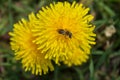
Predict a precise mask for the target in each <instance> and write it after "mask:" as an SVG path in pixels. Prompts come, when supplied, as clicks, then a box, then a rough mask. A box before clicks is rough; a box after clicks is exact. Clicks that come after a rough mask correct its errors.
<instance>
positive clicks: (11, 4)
mask: <svg viewBox="0 0 120 80" xmlns="http://www.w3.org/2000/svg"><path fill="white" fill-rule="evenodd" d="M58 1H69V2H73V1H77V2H78V3H83V4H84V5H86V6H87V7H90V8H91V12H90V13H91V14H92V15H94V16H95V19H94V21H93V24H95V25H96V29H95V33H96V34H97V38H96V45H95V46H93V49H92V51H91V53H92V54H91V55H90V59H89V61H88V62H87V63H85V64H83V65H82V66H73V67H70V68H68V67H66V66H65V65H62V66H55V71H54V72H49V73H48V74H47V75H42V76H35V75H32V74H31V73H29V72H24V70H23V69H22V67H21V63H20V62H18V61H17V62H16V60H15V59H14V55H13V52H12V51H11V49H10V46H9V36H8V32H9V31H11V30H12V27H13V24H14V23H16V22H17V21H18V20H20V19H21V18H22V17H23V18H27V15H28V14H30V13H31V12H34V13H36V12H37V11H38V10H39V9H41V7H42V6H46V5H48V4H49V3H51V2H58ZM119 30H120V0H34V1H33V0H0V80H120V31H119Z"/></svg>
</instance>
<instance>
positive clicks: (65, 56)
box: [33, 2, 96, 66]
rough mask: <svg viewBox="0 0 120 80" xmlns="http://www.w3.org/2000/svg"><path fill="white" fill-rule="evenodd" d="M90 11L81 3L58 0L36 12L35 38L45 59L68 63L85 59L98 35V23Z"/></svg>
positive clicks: (75, 62)
mask: <svg viewBox="0 0 120 80" xmlns="http://www.w3.org/2000/svg"><path fill="white" fill-rule="evenodd" d="M88 12H89V8H85V7H84V6H83V5H82V4H78V3H76V2H73V3H72V4H70V3H69V2H58V3H54V4H50V6H49V7H48V6H47V7H43V8H42V10H40V11H39V13H37V15H36V16H37V19H38V20H37V21H36V23H35V25H34V26H35V28H34V29H33V33H34V36H35V37H36V39H35V40H34V42H35V43H36V44H37V45H38V50H41V52H42V53H43V54H45V58H46V59H53V60H54V61H55V62H56V63H59V62H61V61H62V62H64V63H65V64H67V65H69V66H71V65H73V64H74V65H80V64H81V63H82V62H86V60H87V59H88V54H89V53H90V49H91V44H95V42H94V40H95V38H94V37H95V36H96V35H95V34H94V33H93V30H94V28H95V26H94V25H92V24H90V22H91V21H92V19H93V16H92V15H90V14H88ZM73 56H74V57H73ZM76 56H77V57H76Z"/></svg>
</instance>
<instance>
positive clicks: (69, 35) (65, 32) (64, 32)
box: [58, 29, 72, 38]
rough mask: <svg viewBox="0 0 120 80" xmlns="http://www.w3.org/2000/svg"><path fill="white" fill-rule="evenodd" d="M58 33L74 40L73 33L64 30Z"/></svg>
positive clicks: (59, 30)
mask: <svg viewBox="0 0 120 80" xmlns="http://www.w3.org/2000/svg"><path fill="white" fill-rule="evenodd" d="M58 33H59V34H62V35H66V36H68V37H69V38H72V33H71V32H70V31H67V30H64V29H58Z"/></svg>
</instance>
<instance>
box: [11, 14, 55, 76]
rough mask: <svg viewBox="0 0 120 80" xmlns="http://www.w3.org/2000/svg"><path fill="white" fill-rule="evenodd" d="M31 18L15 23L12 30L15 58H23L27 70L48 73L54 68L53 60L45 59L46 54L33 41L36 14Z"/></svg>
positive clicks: (31, 15)
mask: <svg viewBox="0 0 120 80" xmlns="http://www.w3.org/2000/svg"><path fill="white" fill-rule="evenodd" d="M29 20H30V21H26V20H25V19H22V20H21V21H19V23H16V24H14V29H13V32H10V33H9V34H10V36H11V38H10V39H11V43H10V44H11V47H12V50H14V51H15V59H17V60H21V62H22V65H23V68H25V71H32V73H33V74H36V75H37V74H40V75H41V74H42V72H43V73H44V74H46V73H47V72H48V70H49V68H50V70H51V71H52V70H54V68H53V65H52V63H51V60H48V59H45V58H44V56H45V55H44V54H41V51H40V50H37V45H36V44H35V43H33V40H34V39H35V37H34V36H33V33H32V31H31V30H32V29H33V28H34V27H33V26H32V24H33V22H31V20H35V16H34V14H33V13H32V14H30V15H29Z"/></svg>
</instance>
